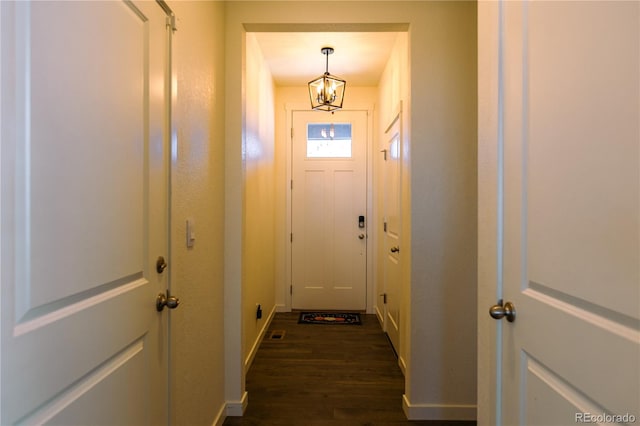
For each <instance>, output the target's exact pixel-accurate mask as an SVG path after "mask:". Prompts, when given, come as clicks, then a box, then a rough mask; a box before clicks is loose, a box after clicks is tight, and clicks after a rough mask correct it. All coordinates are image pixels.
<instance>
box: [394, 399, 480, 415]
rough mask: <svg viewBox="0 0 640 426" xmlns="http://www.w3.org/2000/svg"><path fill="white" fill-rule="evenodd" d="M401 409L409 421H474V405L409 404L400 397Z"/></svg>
mask: <svg viewBox="0 0 640 426" xmlns="http://www.w3.org/2000/svg"><path fill="white" fill-rule="evenodd" d="M402 409H403V410H404V414H405V415H406V416H407V419H409V420H476V415H477V414H476V413H477V406H476V405H462V404H460V405H454V404H411V402H410V401H409V400H408V399H407V395H402Z"/></svg>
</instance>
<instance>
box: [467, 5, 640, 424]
mask: <svg viewBox="0 0 640 426" xmlns="http://www.w3.org/2000/svg"><path fill="white" fill-rule="evenodd" d="M478 17H479V25H478V34H479V49H480V50H479V70H478V75H479V85H478V86H479V88H480V96H479V108H480V110H479V118H480V120H479V143H480V145H479V172H480V176H479V184H480V187H479V191H480V193H479V194H480V200H481V203H480V210H479V218H480V219H479V220H480V232H479V235H480V241H479V280H480V282H479V286H480V288H479V290H480V297H479V300H480V306H479V322H480V333H481V334H480V353H479V360H480V364H479V387H478V392H479V399H480V402H479V423H482V424H485V423H486V424H489V423H491V424H498V425H501V424H504V425H512V424H522V425H567V424H575V423H578V424H579V423H595V422H598V423H600V424H604V423H633V422H634V421H635V422H637V421H639V420H640V407H639V405H640V380H639V379H640V286H639V283H640V268H639V264H640V203H639V200H640V173H639V170H640V131H639V128H638V126H639V124H638V123H639V117H640V102H639V99H640V84H639V75H640V60H639V57H640V42H639V37H638V34H640V26H639V23H640V5H639V4H638V3H637V2H531V3H527V2H500V3H487V2H482V3H479V5H478ZM494 202H495V203H494ZM492 298H493V302H491V303H496V301H497V300H498V299H503V300H504V302H507V301H509V302H512V303H513V304H514V305H515V309H516V316H515V321H514V322H507V321H506V319H504V318H503V319H502V320H500V321H499V322H495V323H493V322H494V321H495V320H493V319H491V318H489V314H488V309H489V306H490V303H487V302H488V300H490V299H492ZM491 328H493V330H491ZM492 345H495V346H494V349H491V348H490V346H492ZM483 352H484V355H483ZM487 353H489V354H492V356H488V357H487V356H486V354H487ZM485 371H493V372H495V376H494V377H490V376H488V375H486V374H484V372H485ZM494 386H495V387H494ZM489 389H492V391H491V392H488V390H489ZM493 389H495V393H494V392H493ZM482 393H484V395H482ZM487 393H489V395H490V396H487V395H486V394H487Z"/></svg>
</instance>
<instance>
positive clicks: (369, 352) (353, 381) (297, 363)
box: [224, 312, 475, 426]
mask: <svg viewBox="0 0 640 426" xmlns="http://www.w3.org/2000/svg"><path fill="white" fill-rule="evenodd" d="M298 316H299V313H297V312H293V313H278V314H276V316H275V318H274V319H273V321H272V323H271V326H270V328H269V331H268V332H267V335H266V337H265V339H264V340H263V342H262V344H261V345H260V348H259V350H258V353H257V355H256V357H255V360H254V361H253V365H252V366H251V368H250V370H249V372H248V373H247V391H248V392H249V406H248V408H247V411H246V413H245V415H244V416H243V417H228V418H227V419H226V420H225V422H224V425H229V426H233V425H265V426H271V425H273V426H287V425H291V426H320V425H323V426H325V425H326V426H358V425H362V426H365V425H367V426H369V425H371V426H383V425H389V426H392V425H393V426H395V425H431V426H441V425H442V426H445V425H446V426H463V425H464V426H472V425H475V422H443V421H412V422H410V421H407V419H406V417H405V415H404V413H403V411H402V394H403V393H404V377H403V376H402V373H401V371H400V368H399V367H398V363H397V359H396V357H395V354H394V353H393V350H392V348H391V346H390V344H389V342H388V341H387V338H386V335H385V334H384V333H383V332H382V330H381V328H380V324H379V322H378V320H377V318H376V317H375V315H364V314H361V317H362V320H363V324H362V325H320V324H298V323H297V322H298ZM273 331H276V334H277V333H278V331H282V332H284V335H283V336H282V338H280V339H271V338H270V334H271V332H273Z"/></svg>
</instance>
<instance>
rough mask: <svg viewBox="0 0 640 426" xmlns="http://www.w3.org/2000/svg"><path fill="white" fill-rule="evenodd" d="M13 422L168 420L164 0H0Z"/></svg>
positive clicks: (5, 349) (6, 318)
mask: <svg viewBox="0 0 640 426" xmlns="http://www.w3.org/2000/svg"><path fill="white" fill-rule="evenodd" d="M0 19H1V35H2V37H1V38H2V51H1V64H2V68H1V70H2V75H1V77H2V81H1V85H0V88H1V89H0V90H1V91H2V110H1V111H2V113H1V118H0V119H1V121H2V133H1V138H2V139H1V141H2V144H1V174H0V179H1V182H2V192H1V198H0V200H1V203H2V204H1V218H2V222H1V226H2V227H1V234H2V237H1V238H2V239H1V244H2V246H1V247H2V250H1V259H2V262H1V265H2V267H1V268H2V270H1V297H0V300H1V304H2V313H1V341H0V344H1V345H2V346H1V349H2V357H1V371H0V379H1V380H0V382H1V406H0V412H1V418H0V423H2V424H14V423H19V424H42V423H50V424H166V422H167V408H166V407H167V406H168V404H167V402H168V392H167V377H168V376H167V349H168V348H167V331H168V329H167V321H168V318H167V311H166V310H165V311H164V312H157V311H156V308H155V298H156V296H157V294H158V293H160V292H163V291H165V290H166V289H167V288H168V285H169V283H168V282H167V279H168V274H167V272H164V273H163V274H159V273H157V272H156V266H155V264H156V259H157V258H158V256H164V257H165V258H166V257H167V255H168V132H167V128H168V127H167V126H168V99H169V93H170V92H169V90H168V85H169V79H168V78H167V72H168V43H169V38H170V36H169V37H168V36H167V31H169V30H168V29H167V26H166V15H165V13H164V11H163V10H162V8H161V7H160V6H159V5H158V3H156V2H139V3H138V2H62V1H61V2H2V3H1V4H0Z"/></svg>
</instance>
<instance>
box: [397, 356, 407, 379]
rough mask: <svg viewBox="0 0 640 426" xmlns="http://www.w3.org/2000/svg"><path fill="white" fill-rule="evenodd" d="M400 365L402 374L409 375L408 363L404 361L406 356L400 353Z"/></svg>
mask: <svg viewBox="0 0 640 426" xmlns="http://www.w3.org/2000/svg"><path fill="white" fill-rule="evenodd" d="M398 367H400V371H402V375H403V376H404V377H407V363H406V362H405V361H404V358H403V357H402V356H400V354H398Z"/></svg>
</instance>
